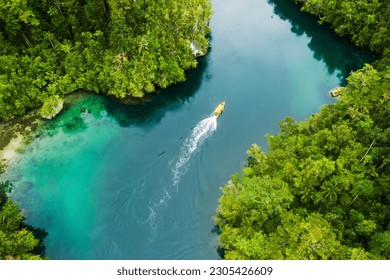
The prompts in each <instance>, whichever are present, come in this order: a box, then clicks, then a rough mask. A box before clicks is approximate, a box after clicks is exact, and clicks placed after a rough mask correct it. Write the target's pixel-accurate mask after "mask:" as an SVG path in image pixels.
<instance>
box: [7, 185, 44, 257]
mask: <svg viewBox="0 0 390 280" xmlns="http://www.w3.org/2000/svg"><path fill="white" fill-rule="evenodd" d="M10 187H11V184H10V183H9V182H8V181H6V182H0V260H10V259H11V260H14V259H23V260H40V259H42V256H41V254H42V247H41V246H43V245H42V240H40V239H38V238H36V236H39V233H42V232H43V231H42V230H35V232H34V230H32V229H31V228H29V227H28V226H26V225H25V224H24V223H23V217H22V215H21V213H20V211H19V208H18V205H17V204H16V203H15V202H13V201H12V200H11V199H9V198H7V195H6V193H7V192H8V191H9V188H10Z"/></svg>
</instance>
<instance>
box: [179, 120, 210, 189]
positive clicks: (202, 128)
mask: <svg viewBox="0 0 390 280" xmlns="http://www.w3.org/2000/svg"><path fill="white" fill-rule="evenodd" d="M216 129H217V117H216V116H211V117H209V118H207V119H204V120H202V121H200V122H199V123H198V124H197V125H196V126H195V127H194V128H193V129H192V131H191V133H190V135H189V136H188V137H187V138H186V139H185V140H184V143H183V146H182V147H181V149H180V155H179V158H178V160H177V161H176V163H175V164H174V167H173V169H172V172H173V178H172V180H173V186H175V187H177V185H178V184H179V182H180V178H181V177H182V176H183V175H184V174H185V173H186V171H187V168H188V161H189V160H190V158H191V156H192V155H193V154H194V153H195V152H197V151H198V149H199V147H200V146H201V145H202V144H203V143H204V141H205V140H206V139H207V138H208V137H209V136H210V135H211V134H212V133H213V132H214V131H215V130H216Z"/></svg>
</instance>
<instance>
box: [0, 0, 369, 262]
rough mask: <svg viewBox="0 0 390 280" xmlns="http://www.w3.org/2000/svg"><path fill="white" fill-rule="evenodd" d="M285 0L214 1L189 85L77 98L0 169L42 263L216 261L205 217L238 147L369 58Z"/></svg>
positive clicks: (315, 104) (240, 157)
mask: <svg viewBox="0 0 390 280" xmlns="http://www.w3.org/2000/svg"><path fill="white" fill-rule="evenodd" d="M284 2H286V1H269V2H267V1H264V0H243V1H234V0H224V1H220V0H219V1H213V4H214V12H215V13H214V16H213V19H212V22H211V27H212V30H213V33H212V35H211V49H210V51H209V54H208V55H207V56H206V57H204V58H201V59H200V60H199V66H198V68H197V69H196V70H193V71H190V72H188V79H187V81H186V82H184V83H182V84H178V85H175V86H172V87H170V88H169V89H167V90H163V91H161V92H160V93H159V94H158V95H157V96H155V97H153V98H151V99H150V100H149V101H148V102H146V103H144V104H139V105H123V104H118V103H117V102H115V101H113V100H111V99H109V98H105V97H102V96H99V95H86V96H85V97H84V98H81V99H80V100H79V101H78V102H77V103H76V104H75V105H73V106H72V107H71V108H70V109H68V110H66V111H64V112H63V113H62V114H61V115H60V116H59V117H58V118H57V119H56V120H54V121H52V122H49V123H48V124H47V126H46V127H45V128H44V129H43V132H42V135H41V136H40V137H39V138H38V139H36V140H35V141H34V142H32V143H31V144H30V145H29V147H28V149H27V151H26V152H25V154H24V155H23V157H22V158H21V159H20V160H19V161H18V162H17V163H16V164H15V165H14V166H12V168H10V169H9V171H8V173H7V174H5V175H4V176H6V177H7V179H10V180H12V181H13V182H14V185H15V188H14V192H13V193H12V196H13V197H14V199H16V200H17V201H18V202H19V203H20V205H21V207H22V208H23V209H24V212H25V214H26V216H27V221H28V222H29V223H30V224H32V225H33V226H36V227H42V228H44V229H45V230H46V231H47V232H48V234H49V235H48V237H47V238H46V246H47V255H48V256H49V257H50V258H51V259H217V258H219V256H218V253H217V250H216V245H217V238H218V237H217V235H216V234H215V233H214V232H213V223H212V220H211V217H212V216H213V215H214V213H215V209H216V207H217V203H218V196H219V195H220V189H219V188H220V187H221V186H223V185H224V184H225V183H226V181H227V180H229V177H230V175H231V174H232V173H234V172H238V171H239V170H240V169H241V168H242V167H243V166H244V164H245V157H246V155H245V151H246V149H248V148H249V146H250V145H251V144H252V143H254V142H256V143H258V144H259V145H260V146H262V147H263V148H264V149H266V148H267V147H266V142H265V139H264V135H265V134H266V133H276V132H277V131H278V122H279V121H280V120H281V119H282V118H284V117H285V116H292V117H294V118H296V119H299V120H301V119H304V118H306V117H308V116H310V115H311V114H312V113H314V112H316V111H318V109H319V107H320V106H321V105H322V104H325V103H330V102H333V100H332V99H331V98H330V97H329V96H328V94H327V92H328V90H329V89H331V88H333V87H334V86H337V85H339V84H340V83H342V82H343V80H344V78H345V75H347V74H348V73H349V71H351V70H353V69H357V68H359V67H360V66H361V65H362V63H364V62H365V61H367V60H369V56H368V55H367V54H365V53H363V52H362V51H357V50H356V49H354V48H353V47H352V46H351V45H349V44H348V43H346V42H344V41H342V40H340V39H339V38H337V37H336V36H335V35H334V34H333V33H332V32H331V30H329V29H328V28H326V27H319V26H317V25H316V20H315V19H314V18H312V17H310V16H307V15H304V14H302V13H300V12H299V9H298V8H297V7H295V6H294V5H293V4H286V3H284ZM221 101H226V108H225V112H224V114H223V115H222V116H221V117H220V118H219V119H218V120H215V119H208V118H209V115H210V113H211V112H212V111H213V109H214V108H215V107H216V106H217V105H218V104H219V103H220V102H221ZM81 108H86V109H87V110H88V113H82V112H81Z"/></svg>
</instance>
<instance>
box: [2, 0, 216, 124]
mask: <svg viewBox="0 0 390 280" xmlns="http://www.w3.org/2000/svg"><path fill="white" fill-rule="evenodd" d="M210 15H211V4H210V2H209V0H192V1H186V0H176V1H173V0H165V1H157V0H152V1H145V0H137V1H132V0H121V1H112V0H99V1H93V0H83V1H81V0H55V1H47V0H44V1H37V0H30V1H26V0H21V1H20V0H13V1H0V118H9V117H11V116H14V115H20V114H24V113H25V112H26V110H29V109H31V108H36V107H40V106H42V104H43V103H44V102H45V101H46V100H47V99H48V98H49V97H50V96H55V95H58V96H59V97H60V98H61V97H63V95H65V94H67V93H69V92H72V91H74V90H76V89H84V90H88V91H95V92H103V93H107V94H111V95H114V96H116V97H118V98H128V97H133V98H139V97H142V96H143V95H144V94H145V93H148V92H152V91H154V90H155V88H156V87H159V88H165V87H167V86H168V85H170V84H173V83H176V82H180V81H183V80H184V79H185V75H184V71H185V70H186V69H189V68H192V67H195V66H196V63H197V62H196V55H197V54H199V53H205V52H206V50H207V48H208V40H207V38H206V35H207V34H208V33H209V31H210V30H209V26H208V22H209V20H210ZM44 110H45V109H44Z"/></svg>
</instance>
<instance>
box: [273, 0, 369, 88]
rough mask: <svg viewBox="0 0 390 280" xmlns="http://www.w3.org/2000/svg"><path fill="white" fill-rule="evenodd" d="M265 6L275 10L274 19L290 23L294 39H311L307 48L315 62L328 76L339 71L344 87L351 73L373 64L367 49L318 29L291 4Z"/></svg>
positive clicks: (280, 2)
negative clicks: (324, 67)
mask: <svg viewBox="0 0 390 280" xmlns="http://www.w3.org/2000/svg"><path fill="white" fill-rule="evenodd" d="M268 3H269V4H271V5H272V6H273V7H274V13H275V14H276V15H278V16H279V17H280V18H281V19H282V20H287V21H288V22H290V23H291V25H292V27H291V31H292V32H293V33H295V34H296V35H297V36H301V35H304V34H305V35H306V36H308V37H309V38H310V42H309V44H308V47H309V48H310V49H311V50H312V51H313V53H314V58H315V59H316V60H319V61H323V62H325V64H326V67H327V70H328V72H329V74H332V73H334V72H335V71H337V70H338V71H340V74H338V77H339V78H340V79H341V80H342V83H343V84H344V83H345V82H346V78H347V77H348V76H349V74H350V72H351V71H355V70H357V69H359V68H361V67H362V66H363V65H364V63H367V62H371V61H373V54H372V53H371V52H370V51H369V50H368V49H359V48H357V47H355V46H354V45H353V44H352V43H351V42H350V41H349V38H341V37H339V36H338V35H336V34H335V33H334V32H333V30H332V29H331V28H330V26H329V25H327V24H322V25H320V24H319V23H318V19H317V17H315V16H313V15H310V14H307V13H305V12H302V11H300V5H298V4H295V3H294V2H293V1H285V0H268Z"/></svg>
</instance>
